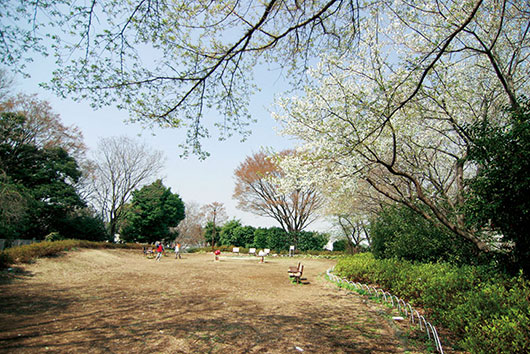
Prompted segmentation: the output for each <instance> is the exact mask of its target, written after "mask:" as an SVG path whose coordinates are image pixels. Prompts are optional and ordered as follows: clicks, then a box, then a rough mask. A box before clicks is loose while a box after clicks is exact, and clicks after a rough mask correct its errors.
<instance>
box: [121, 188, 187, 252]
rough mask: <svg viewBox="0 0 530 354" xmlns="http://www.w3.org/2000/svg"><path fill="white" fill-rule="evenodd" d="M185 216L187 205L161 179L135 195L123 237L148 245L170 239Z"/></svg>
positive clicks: (134, 193) (128, 212) (126, 218)
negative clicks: (172, 232)
mask: <svg viewBox="0 0 530 354" xmlns="http://www.w3.org/2000/svg"><path fill="white" fill-rule="evenodd" d="M184 216H185V215H184V203H183V202H182V200H181V199H180V197H179V195H178V194H173V193H172V192H171V189H170V188H166V187H165V186H164V185H163V184H162V181H161V180H157V181H155V182H153V183H152V184H150V185H148V186H144V187H142V188H141V189H140V190H136V191H134V192H133V198H132V202H131V206H130V209H129V210H128V211H127V214H126V216H125V226H124V227H123V229H122V238H123V239H124V240H127V241H135V242H147V243H152V242H155V241H158V240H165V239H169V238H170V237H171V233H170V230H169V228H170V227H176V226H177V225H178V224H179V222H180V221H181V220H183V219H184Z"/></svg>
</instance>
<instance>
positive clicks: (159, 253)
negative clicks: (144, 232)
mask: <svg viewBox="0 0 530 354" xmlns="http://www.w3.org/2000/svg"><path fill="white" fill-rule="evenodd" d="M162 252H164V246H162V243H161V242H158V241H156V260H157V261H158V262H160V259H161V258H162Z"/></svg>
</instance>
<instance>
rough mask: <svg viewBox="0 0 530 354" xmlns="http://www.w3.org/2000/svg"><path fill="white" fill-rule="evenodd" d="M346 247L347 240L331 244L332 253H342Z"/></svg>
mask: <svg viewBox="0 0 530 354" xmlns="http://www.w3.org/2000/svg"><path fill="white" fill-rule="evenodd" d="M347 247H348V240H346V239H341V240H337V241H335V242H333V251H339V252H344V251H346V248H347Z"/></svg>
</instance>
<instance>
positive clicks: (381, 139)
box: [275, 1, 530, 252]
mask: <svg viewBox="0 0 530 354" xmlns="http://www.w3.org/2000/svg"><path fill="white" fill-rule="evenodd" d="M438 5H440V3H439V2H434V1H418V2H414V3H413V4H412V3H410V2H407V1H392V2H390V1H389V2H387V1H381V2H375V3H372V4H369V5H367V7H366V9H365V10H366V11H363V16H362V19H361V21H360V26H359V33H360V37H359V42H358V46H357V52H356V55H355V56H337V55H335V54H334V53H326V54H325V55H323V57H322V61H321V62H320V63H319V65H317V66H316V67H315V68H314V69H313V70H312V71H311V75H312V77H313V81H312V82H310V83H308V84H307V85H306V88H305V90H304V92H303V94H302V95H296V96H292V97H286V98H283V99H280V100H279V105H280V108H279V109H278V111H277V112H276V115H275V116H276V118H277V119H278V120H279V121H280V122H282V124H283V125H284V133H285V134H287V135H291V136H294V137H296V138H298V139H300V140H301V141H303V142H304V146H303V148H301V149H300V150H301V151H300V153H299V154H298V155H296V156H292V157H290V158H287V159H285V160H284V162H282V165H281V166H282V169H283V170H284V171H285V172H286V174H287V175H288V176H289V177H290V178H289V179H290V180H292V181H293V183H300V182H299V181H300V180H304V179H305V180H310V181H311V182H313V183H318V185H319V186H323V188H324V187H325V186H336V185H340V188H341V189H342V190H344V191H352V192H353V193H355V191H356V190H358V187H359V185H361V183H368V184H369V185H370V186H371V189H372V190H373V191H375V192H377V193H379V194H380V195H381V196H383V197H384V198H385V199H386V202H387V203H388V202H398V203H402V204H405V205H407V206H408V207H409V208H411V209H413V210H414V211H415V212H417V213H418V214H420V215H422V216H423V217H424V218H426V219H427V220H429V221H430V222H432V223H434V224H436V225H437V226H439V227H441V228H446V229H449V230H450V231H451V232H453V233H454V234H456V235H458V236H459V237H462V238H464V239H466V240H469V241H471V242H473V243H474V244H475V245H476V246H477V247H478V248H479V249H481V250H482V251H484V252H488V251H491V250H492V249H493V248H494V247H495V243H494V242H492V241H493V240H491V239H489V238H488V237H485V235H484V234H483V233H480V232H477V230H476V229H475V228H473V227H469V225H467V224H466V223H465V215H464V195H465V184H464V180H465V178H467V177H471V176H473V175H474V174H476V172H477V168H476V165H474V164H473V163H466V162H465V161H466V159H465V157H466V155H467V151H468V147H469V136H468V134H467V132H466V130H465V129H464V128H465V127H466V126H468V125H469V124H472V123H473V122H476V121H483V120H488V121H491V122H492V123H493V124H498V123H499V122H501V121H505V120H506V119H507V115H506V113H505V112H504V107H505V106H506V105H511V106H513V107H514V108H515V109H520V108H519V103H518V101H517V99H516V97H517V96H519V95H521V94H526V93H527V92H528V89H529V85H528V84H529V81H528V78H529V77H530V75H529V74H530V72H529V69H530V67H529V61H528V55H529V54H530V37H529V36H528V34H529V32H528V30H529V28H530V21H529V19H530V16H529V12H528V4H525V5H522V6H519V3H518V2H515V1H514V2H511V1H501V2H498V1H447V2H444V3H443V6H438ZM302 150H303V151H302ZM289 179H286V180H289ZM337 181H340V182H337Z"/></svg>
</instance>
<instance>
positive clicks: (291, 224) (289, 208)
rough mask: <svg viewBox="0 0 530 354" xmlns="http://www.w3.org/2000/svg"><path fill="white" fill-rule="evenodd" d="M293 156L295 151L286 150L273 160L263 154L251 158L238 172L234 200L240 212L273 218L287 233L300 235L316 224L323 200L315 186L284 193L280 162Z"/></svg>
mask: <svg viewBox="0 0 530 354" xmlns="http://www.w3.org/2000/svg"><path fill="white" fill-rule="evenodd" d="M292 154H294V151H291V150H285V151H282V152H280V153H279V154H277V155H276V157H269V156H267V154H266V153H265V152H263V151H262V152H259V153H255V154H254V155H252V156H248V157H247V158H246V159H245V161H243V162H242V163H241V164H240V165H239V166H238V167H237V169H236V170H235V172H234V175H235V177H236V185H235V188H234V194H233V197H234V198H235V199H236V200H237V201H238V208H239V209H241V210H245V211H250V212H251V213H254V214H256V215H261V216H267V217H271V218H273V219H275V220H276V221H277V222H278V223H279V224H280V226H281V227H282V229H284V230H285V231H286V232H289V233H297V232H299V231H302V230H303V229H304V228H305V227H307V226H308V225H309V224H311V223H312V222H313V221H315V219H316V218H317V216H318V214H317V212H318V209H319V208H320V207H321V206H322V202H323V198H322V196H321V194H320V193H319V192H318V191H317V190H316V189H315V188H312V186H311V185H303V186H302V185H297V186H291V188H290V189H289V190H281V189H280V185H279V182H278V180H279V179H281V178H282V176H283V172H282V170H281V169H280V167H279V166H278V163H277V161H276V159H277V158H283V157H285V156H289V155H292Z"/></svg>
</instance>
